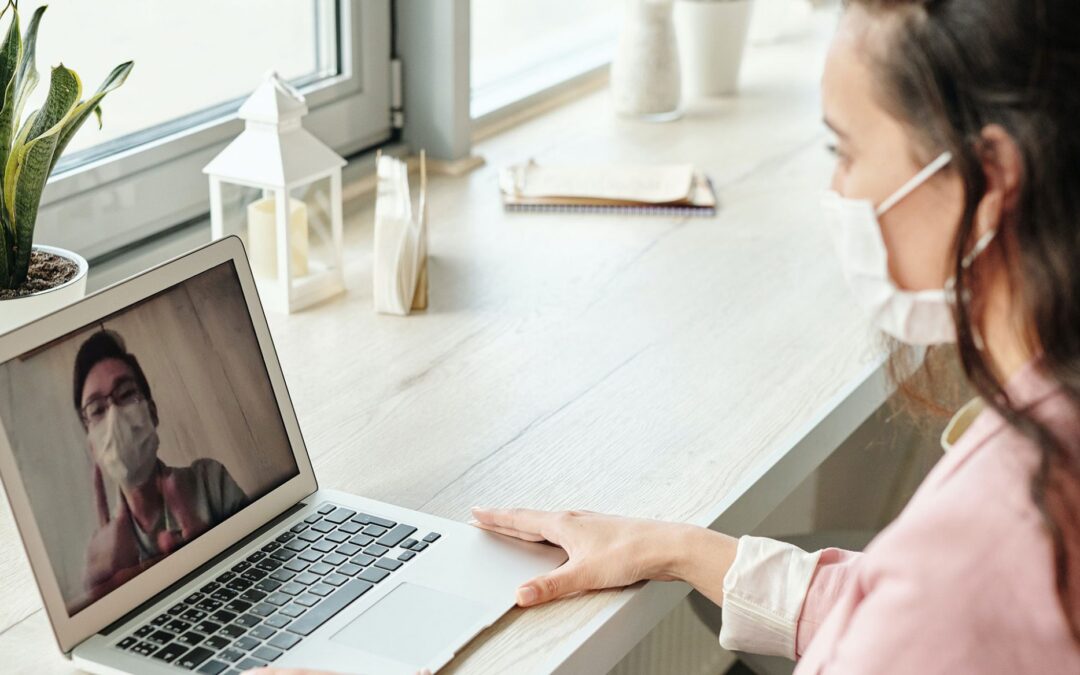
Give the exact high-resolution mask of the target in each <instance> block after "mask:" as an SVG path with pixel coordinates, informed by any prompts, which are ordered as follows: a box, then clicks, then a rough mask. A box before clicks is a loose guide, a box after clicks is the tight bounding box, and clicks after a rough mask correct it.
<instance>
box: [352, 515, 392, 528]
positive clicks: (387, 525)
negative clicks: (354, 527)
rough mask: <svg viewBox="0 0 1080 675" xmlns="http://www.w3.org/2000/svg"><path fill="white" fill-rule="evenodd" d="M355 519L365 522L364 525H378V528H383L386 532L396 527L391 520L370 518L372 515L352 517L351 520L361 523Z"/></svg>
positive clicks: (376, 517)
mask: <svg viewBox="0 0 1080 675" xmlns="http://www.w3.org/2000/svg"><path fill="white" fill-rule="evenodd" d="M357 519H361V520H362V522H365V523H368V524H374V525H378V526H379V527H385V528H386V529H388V530H389V529H390V528H391V527H393V526H395V525H397V523H395V522H394V521H392V520H387V519H386V518H379V517H378V516H372V515H369V514H367V513H358V514H356V515H355V516H353V520H356V521H357V522H361V520H357Z"/></svg>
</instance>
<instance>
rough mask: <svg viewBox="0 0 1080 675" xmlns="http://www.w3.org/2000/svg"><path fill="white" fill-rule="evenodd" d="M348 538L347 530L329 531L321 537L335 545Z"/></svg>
mask: <svg viewBox="0 0 1080 675" xmlns="http://www.w3.org/2000/svg"><path fill="white" fill-rule="evenodd" d="M348 538H349V533H348V532H331V533H330V534H328V535H326V536H325V537H323V539H325V540H326V541H330V542H333V543H334V544H335V545H336V544H340V543H341V542H343V541H345V540H346V539H348Z"/></svg>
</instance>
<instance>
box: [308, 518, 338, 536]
mask: <svg viewBox="0 0 1080 675" xmlns="http://www.w3.org/2000/svg"><path fill="white" fill-rule="evenodd" d="M311 529H313V530H315V531H316V532H322V533H323V534H326V533H327V532H330V531H332V530H333V529H334V524H333V523H328V522H326V521H324V520H320V521H319V522H317V523H315V524H314V525H312V526H311Z"/></svg>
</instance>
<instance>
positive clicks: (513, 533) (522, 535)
mask: <svg viewBox="0 0 1080 675" xmlns="http://www.w3.org/2000/svg"><path fill="white" fill-rule="evenodd" d="M469 524H470V525H472V526H474V527H479V528H480V529H481V530H487V531H488V532H495V533H497V534H505V535H506V536H508V537H515V538H517V539H524V540H525V541H544V538H543V537H541V536H540V535H538V534H532V533H531V532H522V531H520V530H511V529H510V528H509V527H499V526H498V525H487V524H485V523H481V522H480V521H478V520H474V521H472V522H470V523H469Z"/></svg>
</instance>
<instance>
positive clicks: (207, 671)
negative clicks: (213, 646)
mask: <svg viewBox="0 0 1080 675" xmlns="http://www.w3.org/2000/svg"><path fill="white" fill-rule="evenodd" d="M228 667H229V664H227V663H222V662H221V661H216V660H215V661H207V662H206V663H204V664H203V665H202V668H199V672H200V673H202V675H218V674H219V673H220V672H221V671H223V670H225V669H226V668H228Z"/></svg>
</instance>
